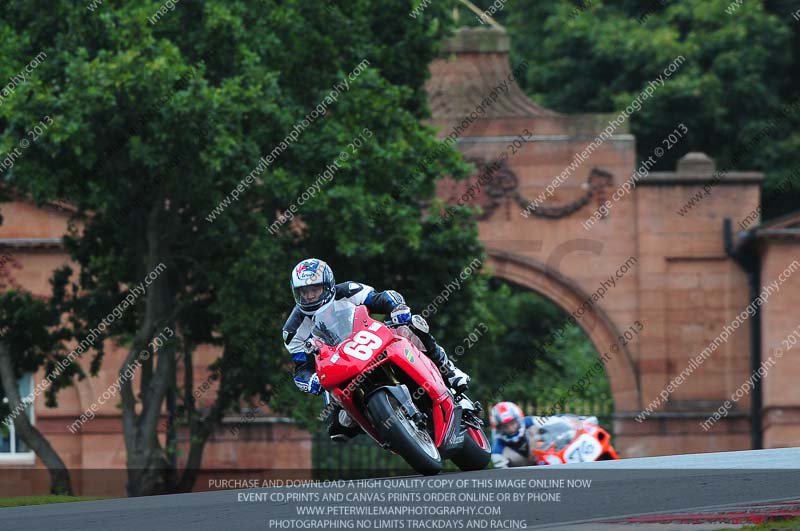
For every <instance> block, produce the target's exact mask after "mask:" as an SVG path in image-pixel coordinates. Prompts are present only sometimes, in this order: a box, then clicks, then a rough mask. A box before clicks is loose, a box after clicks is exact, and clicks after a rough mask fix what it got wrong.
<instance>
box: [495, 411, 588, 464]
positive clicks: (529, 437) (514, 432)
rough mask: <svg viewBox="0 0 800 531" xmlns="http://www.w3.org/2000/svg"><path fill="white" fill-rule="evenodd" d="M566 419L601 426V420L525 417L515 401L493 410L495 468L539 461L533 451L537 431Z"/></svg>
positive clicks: (558, 416) (567, 415)
mask: <svg viewBox="0 0 800 531" xmlns="http://www.w3.org/2000/svg"><path fill="white" fill-rule="evenodd" d="M563 417H572V418H577V419H580V420H582V421H586V422H587V423H590V424H597V417H582V416H576V415H569V414H564V415H554V416H552V417H539V416H535V415H529V416H525V415H524V414H523V413H522V409H521V408H520V407H519V406H518V405H516V404H515V403H513V402H500V403H499V404H497V405H495V406H494V407H493V408H492V411H491V416H490V423H491V426H492V439H493V441H492V466H494V468H507V467H509V466H533V465H535V464H536V459H534V458H533V455H532V452H531V441H533V440H535V438H536V434H537V432H540V431H541V430H543V429H545V428H544V427H545V426H547V424H549V423H550V422H559V421H560V419H562V418H563Z"/></svg>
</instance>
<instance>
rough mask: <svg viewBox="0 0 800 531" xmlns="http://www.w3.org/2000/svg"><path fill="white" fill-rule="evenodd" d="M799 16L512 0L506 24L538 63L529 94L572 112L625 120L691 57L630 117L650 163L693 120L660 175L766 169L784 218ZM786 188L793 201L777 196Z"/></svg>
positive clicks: (775, 5)
mask: <svg viewBox="0 0 800 531" xmlns="http://www.w3.org/2000/svg"><path fill="white" fill-rule="evenodd" d="M490 3H491V2H487V1H485V0H484V1H483V2H480V4H481V5H482V6H484V7H488V5H489V4H490ZM794 9H796V6H795V5H794V4H792V3H791V2H787V1H785V0H777V1H767V2H763V1H762V2H741V3H736V2H731V1H730V0H685V1H680V2H677V1H667V0H650V1H647V2H638V1H633V0H583V1H576V2H571V1H568V0H558V1H554V2H536V1H534V0H509V2H508V3H507V4H506V5H505V7H504V9H503V10H502V11H500V12H499V13H497V14H496V15H495V16H496V18H497V19H498V20H500V22H501V23H503V24H505V25H506V26H507V29H508V31H509V34H510V35H511V40H512V45H511V46H512V60H513V61H514V62H517V61H520V60H523V59H524V60H527V61H528V62H529V63H530V65H531V68H529V69H528V71H527V73H526V76H525V78H524V79H523V80H522V84H523V86H524V88H525V89H526V90H527V91H528V93H529V94H530V95H531V97H532V98H533V99H534V100H536V101H537V102H539V103H541V104H543V105H545V106H546V107H549V108H552V109H554V110H557V111H561V112H565V113H580V112H618V111H619V110H620V109H622V108H624V107H625V106H626V105H628V103H629V102H630V101H631V100H632V99H633V98H634V97H635V96H636V95H637V94H638V93H639V92H640V91H641V90H643V89H644V88H645V86H646V85H647V83H648V82H650V81H651V80H653V79H655V78H656V77H657V76H658V75H659V74H661V73H662V71H663V69H664V68H665V67H666V66H667V65H668V64H669V63H670V62H671V61H672V60H673V59H675V58H676V57H678V56H679V55H683V56H684V57H686V59H687V60H686V62H685V63H684V64H683V65H681V66H680V68H679V69H678V71H677V72H676V73H675V74H673V75H672V76H671V77H670V78H669V79H668V80H667V81H666V83H665V84H664V86H662V87H659V88H658V89H656V92H655V94H654V95H653V96H652V97H651V98H649V99H648V100H647V101H646V102H645V103H644V104H643V108H642V110H641V111H638V112H636V113H635V114H634V115H633V116H632V117H631V118H630V124H631V132H632V133H633V134H634V135H636V141H637V152H638V155H639V157H640V158H641V159H646V158H647V157H648V156H650V155H651V154H652V152H653V150H654V148H655V147H657V146H658V145H659V144H660V142H661V141H662V139H663V138H664V137H665V136H666V135H667V134H669V132H670V131H672V130H673V129H674V128H675V126H676V125H677V123H678V122H683V123H684V124H685V125H686V126H687V127H688V129H689V134H688V136H687V138H686V139H685V140H682V141H681V142H680V144H679V145H678V148H679V149H673V150H670V151H668V152H667V153H666V155H665V156H664V157H663V158H661V159H660V161H659V163H658V165H657V166H656V168H655V170H672V169H674V167H675V162H676V160H677V159H678V158H679V157H681V156H683V155H684V154H685V153H687V152H689V151H703V152H706V153H708V154H709V155H710V156H712V157H713V158H715V159H716V161H717V167H718V169H721V170H724V169H743V170H760V171H764V172H766V174H767V180H766V183H765V190H764V192H765V193H764V194H763V196H764V199H765V216H766V217H774V216H776V215H779V214H782V213H785V212H787V211H790V210H793V209H796V208H797V204H798V199H800V182H798V181H797V179H796V177H797V172H798V171H800V168H798V166H797V162H796V160H795V157H794V154H795V153H796V152H797V149H798V147H800V134H799V133H798V132H797V131H798V125H799V124H800V112H798V111H797V110H794V111H790V112H789V113H788V115H785V113H784V109H785V106H787V105H792V104H796V103H797V102H798V99H800V89H799V88H798V85H797V79H798V75H797V74H798V71H800V26H798V22H797V20H796V19H795V18H793V17H792V15H791V13H792V12H793V11H794ZM467 20H471V18H469V19H467ZM473 23H474V21H473ZM748 145H750V148H748ZM734 162H735V166H733V165H732V164H733V163H734ZM793 172H794V173H793ZM793 175H794V176H793ZM781 183H783V189H786V188H788V189H789V193H776V192H775V191H776V190H779V189H781V188H779V187H780V186H781ZM790 185H791V186H790Z"/></svg>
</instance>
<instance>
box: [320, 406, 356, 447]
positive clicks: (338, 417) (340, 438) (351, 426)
mask: <svg viewBox="0 0 800 531" xmlns="http://www.w3.org/2000/svg"><path fill="white" fill-rule="evenodd" d="M328 421H329V422H328V435H330V437H331V440H332V441H336V442H340V443H345V442H347V441H349V440H350V439H352V438H353V437H355V436H356V435H358V434H360V433H363V430H362V429H361V426H359V425H358V424H357V423H356V421H354V420H353V419H352V417H350V415H348V414H347V411H345V410H344V409H342V408H339V407H337V408H334V409H333V411H331V413H330V414H329V415H328Z"/></svg>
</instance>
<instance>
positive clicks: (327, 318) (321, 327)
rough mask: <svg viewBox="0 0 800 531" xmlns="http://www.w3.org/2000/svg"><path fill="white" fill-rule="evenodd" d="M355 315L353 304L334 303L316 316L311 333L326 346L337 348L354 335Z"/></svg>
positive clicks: (345, 302)
mask: <svg viewBox="0 0 800 531" xmlns="http://www.w3.org/2000/svg"><path fill="white" fill-rule="evenodd" d="M355 315H356V307H355V305H354V304H353V303H352V302H349V301H345V300H340V301H333V303H332V304H329V305H328V307H327V308H325V309H323V310H320V311H318V312H317V314H316V315H314V329H313V330H311V333H312V334H313V335H314V336H316V337H318V338H319V339H321V340H322V342H323V343H325V344H326V345H329V346H331V347H335V346H336V345H338V344H339V343H341V342H342V341H344V340H345V339H347V338H348V337H350V334H352V333H353V323H354V321H355Z"/></svg>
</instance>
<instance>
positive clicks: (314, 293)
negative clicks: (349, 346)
mask: <svg viewBox="0 0 800 531" xmlns="http://www.w3.org/2000/svg"><path fill="white" fill-rule="evenodd" d="M291 287H292V294H293V295H294V300H295V303H296V304H295V306H294V308H293V309H292V312H291V313H290V314H289V318H288V319H287V320H286V323H285V324H284V325H283V342H284V344H285V345H286V349H287V350H288V351H289V353H290V354H291V355H292V360H293V361H294V362H295V368H294V383H295V385H297V387H298V388H299V389H300V390H301V391H305V392H307V393H312V394H315V395H318V394H320V393H322V391H323V389H322V385H321V384H320V381H319V377H318V376H317V373H316V372H315V359H314V356H313V355H311V354H307V353H306V340H308V338H309V337H310V336H311V330H312V329H313V327H314V315H315V314H316V313H317V312H318V311H320V310H323V309H325V308H326V307H327V306H328V305H330V304H332V303H333V301H334V300H341V299H346V300H348V301H350V302H351V303H353V304H355V305H356V306H358V305H362V304H363V305H365V306H366V307H367V309H368V310H369V311H370V312H375V313H380V314H384V315H390V317H391V320H392V322H393V323H394V324H398V325H400V324H405V325H408V326H409V328H410V329H411V330H413V331H414V333H415V334H416V335H417V336H418V337H419V339H420V341H421V342H422V344H423V345H424V346H425V349H426V354H427V355H428V357H429V358H430V359H431V360H432V361H433V362H434V363H435V364H436V366H437V367H438V368H439V371H440V372H441V373H442V375H443V376H444V377H445V379H446V380H447V382H448V383H449V384H450V387H451V388H453V389H454V390H455V391H456V392H461V391H463V390H465V389H466V388H467V386H468V385H469V382H470V378H469V376H467V374H466V373H464V372H463V371H462V370H460V369H459V368H458V367H456V366H455V365H454V364H453V362H452V361H451V360H450V359H449V358H448V357H447V354H446V353H445V351H444V349H443V348H442V347H441V346H440V345H439V344H438V343H437V342H436V340H435V339H434V337H433V336H432V335H431V334H430V333H429V332H428V324H427V323H426V322H425V319H424V318H423V317H422V316H420V315H414V316H413V317H412V315H411V309H410V308H409V307H408V306H407V305H406V304H405V299H403V296H402V295H400V294H399V293H397V292H396V291H394V290H386V291H375V289H374V288H372V287H371V286H367V285H366V284H361V283H359V282H342V283H340V284H336V283H335V281H334V278H333V270H332V269H331V268H330V266H329V265H328V264H327V263H325V262H324V261H322V260H319V259H317V258H308V259H305V260H303V261H301V262H300V263H298V264H297V265H296V266H295V267H294V269H292V274H291ZM327 424H328V434H329V435H330V436H331V439H333V440H334V441H339V442H344V441H347V440H348V439H350V438H351V437H353V436H355V435H357V434H359V433H361V428H360V427H359V426H358V424H356V423H355V422H354V421H353V419H351V418H350V416H349V415H348V414H347V412H346V411H344V410H343V409H341V408H340V407H338V405H335V404H334V407H333V409H332V411H331V413H330V414H329V415H328V419H327Z"/></svg>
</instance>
